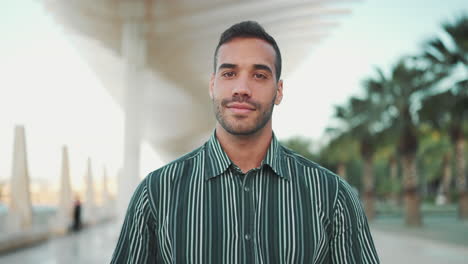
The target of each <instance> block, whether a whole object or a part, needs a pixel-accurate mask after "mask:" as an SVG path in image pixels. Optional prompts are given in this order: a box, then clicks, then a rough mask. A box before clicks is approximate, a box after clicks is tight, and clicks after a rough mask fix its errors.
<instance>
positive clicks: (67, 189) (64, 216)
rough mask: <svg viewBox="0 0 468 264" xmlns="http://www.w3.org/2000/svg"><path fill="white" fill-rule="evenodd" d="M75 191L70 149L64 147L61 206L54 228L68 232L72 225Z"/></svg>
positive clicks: (59, 205)
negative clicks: (70, 163) (69, 157)
mask: <svg viewBox="0 0 468 264" xmlns="http://www.w3.org/2000/svg"><path fill="white" fill-rule="evenodd" d="M72 213H73V190H72V187H71V182H70V165H69V159H68V149H67V147H66V146H63V147H62V171H61V175H60V193H59V204H58V210H57V216H56V223H55V225H56V226H54V228H57V229H58V230H60V231H66V230H67V229H68V228H69V227H70V226H71V224H72Z"/></svg>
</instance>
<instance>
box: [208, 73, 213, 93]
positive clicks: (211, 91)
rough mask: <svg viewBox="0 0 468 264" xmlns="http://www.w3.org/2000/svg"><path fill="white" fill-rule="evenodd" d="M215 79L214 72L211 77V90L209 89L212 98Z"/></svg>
mask: <svg viewBox="0 0 468 264" xmlns="http://www.w3.org/2000/svg"><path fill="white" fill-rule="evenodd" d="M214 79H215V74H214V73H212V74H211V78H210V87H209V91H208V92H209V93H210V98H211V99H213V87H214Z"/></svg>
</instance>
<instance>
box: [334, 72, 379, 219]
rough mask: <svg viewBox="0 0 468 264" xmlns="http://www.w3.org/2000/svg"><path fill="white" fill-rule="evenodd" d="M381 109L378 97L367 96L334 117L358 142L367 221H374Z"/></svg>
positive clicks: (368, 84) (351, 102)
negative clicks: (375, 171) (361, 161)
mask: <svg viewBox="0 0 468 264" xmlns="http://www.w3.org/2000/svg"><path fill="white" fill-rule="evenodd" d="M372 84H373V83H372V82H370V81H365V82H364V86H365V87H366V88H367V90H370V89H372V87H371V86H372ZM381 107H382V105H381V104H380V103H379V102H378V97H375V96H373V94H372V93H369V92H368V93H367V94H366V97H365V98H357V97H351V99H350V100H349V102H348V104H347V105H346V106H338V107H336V108H335V117H336V118H338V119H339V120H341V122H342V123H343V127H344V128H345V130H346V131H348V134H349V135H350V136H352V137H353V138H355V139H356V140H357V141H358V142H359V152H360V155H361V158H362V160H363V178H362V182H363V187H364V188H363V202H364V209H365V211H366V215H367V218H368V219H369V220H372V219H373V218H374V217H375V206H374V200H375V176H374V168H373V167H374V166H373V161H374V153H375V150H376V147H377V144H378V142H379V138H380V137H381V135H382V133H381V132H382V131H381V129H382V127H381V126H380V122H381V121H380V120H381V113H382V111H383V109H381Z"/></svg>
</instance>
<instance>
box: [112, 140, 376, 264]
mask: <svg viewBox="0 0 468 264" xmlns="http://www.w3.org/2000/svg"><path fill="white" fill-rule="evenodd" d="M111 263H213V264H221V263H379V259H378V256H377V253H376V250H375V247H374V243H373V241H372V237H371V233H370V231H369V227H368V224H367V220H366V217H365V215H364V213H363V210H362V207H361V204H360V202H359V200H358V197H357V195H356V193H355V192H354V191H353V189H352V188H351V187H350V186H349V185H348V184H347V183H346V182H345V181H343V180H342V179H341V178H340V177H338V176H336V175H335V174H333V173H331V172H330V171H328V170H326V169H324V168H322V167H320V166H319V165H317V164H315V163H313V162H311V161H309V160H307V159H305V158H303V157H301V156H299V155H298V154H296V153H294V152H292V151H291V150H289V149H286V148H284V147H283V146H281V145H280V144H279V143H278V141H277V140H276V138H275V136H274V135H273V139H272V141H271V144H270V147H269V149H268V152H267V155H266V157H265V159H264V161H263V163H262V166H260V167H259V168H257V169H253V170H251V171H249V172H248V173H246V174H243V173H242V172H241V170H240V169H239V168H238V167H237V166H236V165H234V164H233V163H231V161H230V159H229V158H228V157H227V155H226V153H225V152H224V151H223V149H222V148H221V145H220V144H219V142H218V140H217V139H216V136H215V133H213V135H212V136H211V138H210V140H209V141H208V142H207V143H206V144H204V145H203V146H202V147H200V148H198V149H196V150H195V151H193V152H191V153H189V154H187V155H185V156H183V157H181V158H179V159H178V160H176V161H174V162H172V163H170V164H168V165H166V166H164V167H162V168H161V169H158V170H156V171H154V172H152V173H150V174H149V175H148V176H147V177H146V178H145V179H144V180H143V181H142V182H141V184H140V185H139V186H138V188H137V190H136V191H135V193H134V195H133V198H132V200H131V202H130V205H129V208H128V211H127V215H126V218H125V222H124V224H123V227H122V231H121V234H120V237H119V240H118V242H117V246H116V249H115V251H114V254H113V258H112V262H111Z"/></svg>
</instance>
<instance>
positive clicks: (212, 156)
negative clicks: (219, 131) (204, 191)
mask: <svg viewBox="0 0 468 264" xmlns="http://www.w3.org/2000/svg"><path fill="white" fill-rule="evenodd" d="M206 146H207V153H206V154H207V157H206V161H205V162H206V167H205V168H206V174H205V179H206V180H208V179H211V178H214V177H216V176H219V175H221V174H222V173H223V172H225V171H226V170H227V169H228V168H229V166H231V164H232V161H231V160H230V159H229V157H228V156H227V154H226V152H224V150H223V148H222V146H221V144H220V143H219V141H218V139H217V138H216V130H215V131H214V132H213V133H212V134H211V137H210V139H209V140H208V142H207V143H206ZM263 165H268V166H269V167H270V168H271V169H272V170H273V171H274V172H275V174H276V175H278V176H279V177H281V178H283V179H286V180H289V179H290V176H289V174H288V173H287V168H286V156H285V154H284V152H283V149H282V146H281V145H280V143H279V141H278V140H277V139H276V136H275V134H274V133H273V137H272V139H271V142H270V146H269V148H268V151H267V154H266V156H265V158H264V159H263V161H262V166H263Z"/></svg>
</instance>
